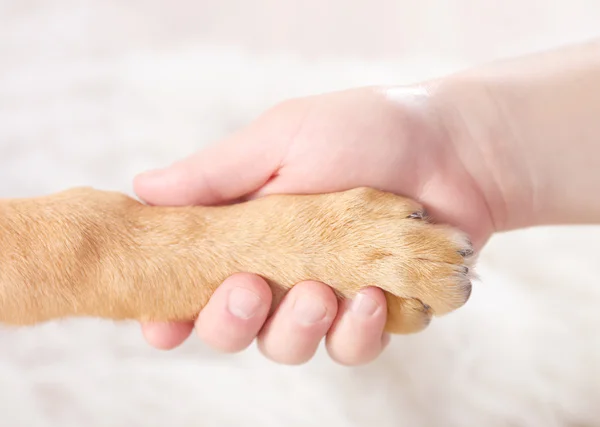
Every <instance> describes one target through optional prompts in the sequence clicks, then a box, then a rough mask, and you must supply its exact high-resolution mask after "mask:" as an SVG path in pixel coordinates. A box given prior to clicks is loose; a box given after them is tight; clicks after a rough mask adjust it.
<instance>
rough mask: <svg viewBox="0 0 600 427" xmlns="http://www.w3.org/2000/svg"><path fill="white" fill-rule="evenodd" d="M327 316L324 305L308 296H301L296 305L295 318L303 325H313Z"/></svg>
mask: <svg viewBox="0 0 600 427" xmlns="http://www.w3.org/2000/svg"><path fill="white" fill-rule="evenodd" d="M326 315H327V310H326V308H325V306H324V305H323V303H322V302H321V301H320V300H318V299H316V298H312V297H309V296H306V295H303V296H300V297H299V298H298V299H297V300H296V301H295V303H294V318H295V319H296V321H297V322H299V323H301V324H303V325H313V324H315V323H317V322H320V321H321V320H323V319H324V318H325V316H326Z"/></svg>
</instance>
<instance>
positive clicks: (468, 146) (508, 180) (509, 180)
mask: <svg viewBox="0 0 600 427" xmlns="http://www.w3.org/2000/svg"><path fill="white" fill-rule="evenodd" d="M428 86H429V90H430V93H431V95H432V99H433V101H434V104H435V105H436V107H437V110H438V112H439V116H440V117H441V120H442V122H443V126H444V128H445V131H446V132H447V139H448V141H450V143H451V144H453V148H454V150H455V152H456V155H457V156H458V158H459V159H460V161H461V162H462V164H463V166H464V169H465V171H466V172H467V173H468V174H469V175H470V177H471V179H472V181H473V184H474V185H475V186H476V187H477V189H478V190H479V191H480V193H481V195H482V198H483V199H484V200H485V203H486V205H487V208H488V211H489V215H490V219H491V221H492V223H493V226H494V231H507V230H511V229H515V228H520V227H525V226H528V225H530V224H531V223H532V222H533V221H534V219H533V217H534V211H535V208H534V204H533V203H532V201H533V200H534V197H533V194H532V193H533V187H534V186H533V178H532V176H531V174H530V171H529V167H528V166H529V161H528V160H527V159H526V158H525V157H524V156H523V153H522V152H521V151H520V149H519V142H518V138H517V137H516V135H515V133H514V131H513V126H514V125H513V124H512V121H513V118H512V117H511V114H510V111H508V110H507V109H506V107H505V106H504V105H503V104H502V101H501V100H500V99H498V96H497V94H495V93H494V92H493V91H492V90H490V88H489V85H488V84H487V82H486V81H485V80H484V79H482V78H481V77H480V76H479V75H478V74H477V73H475V72H464V73H460V74H455V75H450V76H448V77H445V78H443V79H440V80H437V81H433V82H430V83H428Z"/></svg>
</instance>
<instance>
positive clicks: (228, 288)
mask: <svg viewBox="0 0 600 427" xmlns="http://www.w3.org/2000/svg"><path fill="white" fill-rule="evenodd" d="M271 299H272V294H271V289H270V288H269V285H268V284H267V282H266V281H265V280H264V279H262V278H261V277H259V276H255V275H253V274H247V273H241V274H235V275H233V276H231V277H229V278H228V279H226V280H225V281H224V282H223V284H222V285H221V286H220V287H219V288H217V290H216V291H215V293H214V294H213V296H212V297H211V299H210V301H209V302H208V304H207V305H206V306H205V307H204V309H203V310H202V311H201V312H200V315H199V316H198V319H197V320H196V332H197V334H198V336H199V337H200V338H201V339H202V340H203V341H204V342H205V343H206V344H208V345H209V346H210V347H212V348H214V349H216V350H219V351H222V352H225V353H234V352H238V351H242V350H244V349H245V348H246V347H248V346H249V345H250V344H251V343H252V341H253V340H254V339H255V338H256V335H257V334H258V332H259V331H260V329H261V328H262V326H263V324H264V322H265V319H266V318H267V315H268V313H269V309H270V307H271Z"/></svg>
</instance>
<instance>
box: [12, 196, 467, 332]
mask: <svg viewBox="0 0 600 427" xmlns="http://www.w3.org/2000/svg"><path fill="white" fill-rule="evenodd" d="M420 216H422V215H421V206H420V205H418V204H417V203H415V202H414V201H412V200H409V199H406V198H402V197H399V196H396V195H392V194H389V193H384V192H380V191H377V190H373V189H368V188H358V189H354V190H349V191H345V192H340V193H331V194H320V195H273V196H267V197H264V198H260V199H257V200H253V201H249V202H245V203H241V204H235V205H231V206H220V207H177V208H174V207H155V206H154V207H153V206H147V205H144V204H142V203H140V202H138V201H137V200H135V199H133V198H130V197H128V196H126V195H124V194H121V193H116V192H107V191H100V190H95V189H91V188H77V189H72V190H68V191H64V192H61V193H57V194H53V195H49V196H45V197H38V198H31V199H9V200H5V201H2V202H0V265H1V268H0V321H1V322H4V323H6V324H13V325H29V324H35V323H38V322H43V321H47V320H51V319H57V318H63V317H70V316H94V317H103V318H109V319H114V320H124V319H137V320H141V321H149V320H153V321H175V320H192V319H194V318H195V317H196V316H197V315H198V313H199V311H200V310H201V309H202V307H204V305H205V304H206V303H207V301H208V299H209V297H210V296H211V295H212V293H213V292H214V290H215V289H216V287H217V286H218V285H219V284H220V283H221V282H222V281H223V280H224V279H225V278H226V277H228V276H230V275H231V274H233V273H237V272H252V273H257V274H259V275H261V276H262V277H264V278H265V279H267V280H268V281H269V282H270V284H271V286H272V287H273V289H274V290H279V291H281V290H285V289H289V288H290V287H291V286H293V285H294V284H296V283H298V282H300V281H303V280H309V279H312V280H317V281H321V282H324V283H326V284H328V285H330V286H332V287H333V288H334V289H335V290H336V292H337V293H338V295H340V296H341V297H349V298H351V297H353V296H354V295H355V294H356V292H357V291H359V290H360V289H361V288H364V287H366V286H377V287H380V288H382V289H383V290H384V291H386V298H387V302H388V305H389V309H388V320H387V326H386V329H387V330H388V331H390V332H393V333H409V332H416V331H419V330H421V329H423V328H424V327H425V326H426V325H427V324H428V322H429V320H430V318H431V315H433V314H435V315H441V314H444V313H448V312H450V311H452V310H455V309H457V308H459V307H460V306H462V305H463V304H464V303H465V302H466V301H467V299H468V298H469V295H470V291H471V284H470V281H469V271H468V267H469V263H470V262H471V260H472V256H471V255H472V249H471V247H470V244H469V242H468V240H467V239H466V238H465V236H464V235H463V234H462V233H460V232H459V231H457V230H455V229H453V228H450V227H447V226H442V225H434V224H431V223H429V222H428V221H427V220H426V219H423V218H420ZM279 295H281V292H279Z"/></svg>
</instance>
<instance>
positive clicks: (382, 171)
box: [135, 42, 600, 365]
mask: <svg viewBox="0 0 600 427" xmlns="http://www.w3.org/2000/svg"><path fill="white" fill-rule="evenodd" d="M599 58H600V43H598V42H592V43H589V44H584V45H580V46H575V47H573V48H566V49H562V50H557V51H555V52H549V53H545V54H541V55H532V56H530V57H525V58H518V59H515V60H513V61H506V62H503V63H495V64H490V65H489V66H486V67H479V68H475V69H472V70H466V71H465V72H462V73H457V74H455V75H452V76H448V77H446V78H443V79H440V80H438V81H431V82H425V83H423V84H415V85H412V86H409V87H396V88H361V89H355V90H349V91H345V92H337V93H331V94H326V95H320V96H315V97H309V98H303V99H297V100H292V101H288V102H285V103H283V104H281V105H279V106H277V107H275V108H273V109H272V110H270V111H268V112H267V113H265V114H264V115H263V116H261V117H260V118H259V119H258V120H256V121H255V122H254V123H252V124H251V125H250V126H248V127H247V128H245V129H243V130H241V131H240V132H238V133H237V134H235V135H233V136H231V137H229V138H227V139H225V140H224V141H221V142H219V143H218V144H215V145H213V146H210V147H209V148H207V149H205V150H202V151H200V152H199V153H197V154H194V155H192V156H191V157H189V158H187V159H184V160H182V161H179V162H177V163H175V164H173V165H171V166H170V167H168V168H166V169H163V170H160V171H153V172H149V173H146V174H142V175H140V176H138V177H137V178H136V180H135V190H136V192H137V194H138V195H139V196H140V198H142V199H143V200H145V201H146V202H148V203H150V204H156V205H175V206H176V205H188V204H201V205H213V204H221V203H234V202H236V201H241V200H245V199H250V198H253V197H261V196H263V195H267V194H272V193H322V192H331V191H341V190H346V189H350V188H354V187H359V186H370V187H375V188H379V189H382V190H386V191H391V192H394V193H397V194H401V195H404V196H408V197H411V198H413V199H415V200H417V201H419V202H421V203H422V204H423V205H424V206H425V207H426V209H427V210H428V212H429V214H430V215H431V216H432V218H433V219H434V220H436V221H439V222H444V223H448V224H451V225H454V226H456V227H458V228H461V229H463V230H464V231H466V232H467V233H468V234H469V235H470V237H471V239H472V241H473V243H474V246H475V248H476V249H481V248H482V247H483V246H484V245H485V243H486V241H487V240H488V239H489V237H490V236H491V234H492V233H493V232H497V231H506V230H512V229H517V228H522V227H527V226H535V225H542V224H567V223H599V222H600V197H597V195H598V194H599V193H600V167H598V166H599V163H598V158H599V157H600V144H598V141H600V125H599V123H600V121H599V120H597V115H598V111H600V59H599ZM540 70H541V71H540ZM272 299H273V296H272V295H271V292H270V289H269V287H268V286H267V284H266V283H265V282H264V280H262V279H261V278H259V277H256V276H253V275H250V274H244V273H242V274H238V275H234V276H232V277H230V278H229V279H228V280H226V281H225V283H223V285H222V286H221V287H220V288H219V289H218V290H217V291H216V292H215V294H214V296H213V297H212V299H211V300H210V302H209V304H208V305H207V306H206V307H205V309H204V310H203V311H202V312H201V314H200V316H199V318H198V319H197V321H196V323H195V325H194V324H193V323H191V322H190V323H181V324H144V325H142V329H143V333H144V335H145V337H146V339H147V340H148V342H149V343H150V344H152V345H154V346H155V347H158V348H165V349H167V348H173V347H176V346H177V345H179V344H181V343H182V342H183V341H184V340H185V339H186V338H187V337H188V336H189V335H190V334H191V332H192V330H193V329H194V326H195V329H196V332H197V334H198V335H199V336H200V337H201V338H202V339H203V340H204V341H205V342H206V343H207V344H209V345H211V346H212V347H214V348H216V349H219V350H222V351H225V352H236V351H241V350H243V349H245V348H246V347H248V346H249V345H250V344H251V343H252V342H253V340H254V339H257V341H258V347H259V349H260V350H261V351H262V352H263V353H264V354H265V356H267V357H268V358H270V359H272V360H274V361H276V362H279V363H286V364H299V363H303V362H306V361H308V360H309V359H310V358H311V357H312V356H313V355H314V352H315V350H316V348H317V346H318V344H319V342H320V341H321V340H322V339H323V338H325V340H326V347H327V350H328V352H329V354H330V356H331V357H332V358H333V359H334V360H336V361H337V362H339V363H342V364H346V365H358V364H364V363H368V362H370V361H372V360H373V359H375V358H376V357H377V356H378V355H379V354H380V353H381V351H383V349H384V348H385V345H386V343H387V341H388V340H389V337H387V336H386V335H385V334H383V326H384V324H385V313H386V306H385V298H384V296H383V294H382V292H381V291H380V290H379V289H374V288H368V289H366V290H365V291H364V293H363V294H361V295H359V297H357V298H356V300H355V301H342V302H339V303H338V301H337V300H336V298H335V296H334V294H333V292H332V291H331V289H330V288H329V287H328V286H326V284H322V283H315V282H306V283H300V284H298V285H296V286H295V287H294V288H292V289H291V290H290V291H289V292H288V293H287V294H286V295H285V297H284V298H283V299H282V300H281V302H280V303H279V304H277V305H276V308H275V310H274V312H272V313H270V311H269V308H270V306H271V303H272ZM228 303H232V304H233V306H232V305H229V304H228Z"/></svg>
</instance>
